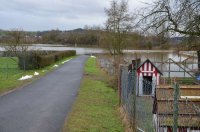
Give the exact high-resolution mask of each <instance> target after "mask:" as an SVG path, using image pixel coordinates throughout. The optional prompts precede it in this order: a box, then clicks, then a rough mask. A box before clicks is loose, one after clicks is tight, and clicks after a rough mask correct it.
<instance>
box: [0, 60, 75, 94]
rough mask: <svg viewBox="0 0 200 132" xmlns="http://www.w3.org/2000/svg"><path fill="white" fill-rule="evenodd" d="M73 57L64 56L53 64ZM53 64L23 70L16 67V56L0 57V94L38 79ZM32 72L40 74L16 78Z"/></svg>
mask: <svg viewBox="0 0 200 132" xmlns="http://www.w3.org/2000/svg"><path fill="white" fill-rule="evenodd" d="M74 57H75V56H73V57H67V58H64V59H62V60H60V61H58V62H56V63H55V64H57V65H61V64H62V62H63V61H65V60H68V59H70V58H74ZM55 64H52V65H50V66H47V67H45V68H42V69H38V70H28V71H23V70H20V69H19V68H18V59H17V58H16V57H12V58H9V57H0V94H2V93H4V92H7V91H9V90H12V89H15V88H18V87H20V86H23V85H25V84H28V83H30V82H32V81H34V80H36V79H38V78H39V77H41V76H43V75H45V74H46V73H47V72H49V71H52V70H53V69H55V68H54V67H53V66H54V65H55ZM34 72H38V73H39V74H40V75H39V76H34V77H33V78H32V79H28V80H23V81H19V80H18V79H19V78H21V77H22V76H24V75H33V74H34Z"/></svg>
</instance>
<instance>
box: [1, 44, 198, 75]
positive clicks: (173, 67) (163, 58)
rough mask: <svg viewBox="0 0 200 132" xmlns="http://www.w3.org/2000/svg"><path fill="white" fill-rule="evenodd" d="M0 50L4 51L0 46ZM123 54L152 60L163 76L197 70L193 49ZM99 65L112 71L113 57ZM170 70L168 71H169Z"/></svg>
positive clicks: (128, 59)
mask: <svg viewBox="0 0 200 132" xmlns="http://www.w3.org/2000/svg"><path fill="white" fill-rule="evenodd" d="M29 50H56V51H63V50H76V52H77V54H78V55H81V54H88V55H92V54H104V53H107V52H106V51H105V50H104V49H101V48H81V47H67V46H64V45H52V44H33V45H31V46H29ZM0 51H4V48H3V47H0ZM124 52H125V54H124V56H123V58H124V62H125V63H127V64H128V63H129V64H130V63H131V60H134V59H138V58H140V59H141V63H142V62H144V61H145V60H146V59H149V60H150V61H152V62H153V63H154V64H155V66H157V67H158V68H159V69H160V71H161V72H162V73H163V76H165V77H169V76H170V77H191V76H192V75H194V72H195V71H196V70H197V55H196V52H195V51H180V52H174V51H172V50H125V51H124ZM100 59H101V65H102V66H103V67H107V68H108V69H109V70H108V71H109V72H111V73H112V72H113V70H114V69H113V58H108V57H101V58H100ZM169 71H170V72H169Z"/></svg>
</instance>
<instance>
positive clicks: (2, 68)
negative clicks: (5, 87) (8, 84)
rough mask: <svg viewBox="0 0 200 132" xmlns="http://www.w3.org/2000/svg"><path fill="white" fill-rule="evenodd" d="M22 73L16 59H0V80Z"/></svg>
mask: <svg viewBox="0 0 200 132" xmlns="http://www.w3.org/2000/svg"><path fill="white" fill-rule="evenodd" d="M22 73H23V71H22V70H20V69H19V66H18V59H17V58H16V57H0V80H5V79H9V78H13V77H15V76H17V75H19V74H22Z"/></svg>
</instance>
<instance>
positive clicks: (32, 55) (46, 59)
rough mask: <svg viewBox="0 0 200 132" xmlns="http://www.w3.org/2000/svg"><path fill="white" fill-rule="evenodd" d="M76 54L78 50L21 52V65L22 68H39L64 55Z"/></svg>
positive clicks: (19, 56)
mask: <svg viewBox="0 0 200 132" xmlns="http://www.w3.org/2000/svg"><path fill="white" fill-rule="evenodd" d="M74 55H76V51H73V50H69V51H40V52H37V51H29V52H27V53H23V54H19V55H18V58H19V67H20V69H22V70H31V69H39V68H43V67H45V66H49V65H51V64H53V63H55V62H56V61H58V60H61V59H63V58H64V57H70V56H74Z"/></svg>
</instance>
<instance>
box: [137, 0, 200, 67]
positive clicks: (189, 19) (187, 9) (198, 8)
mask: <svg viewBox="0 0 200 132" xmlns="http://www.w3.org/2000/svg"><path fill="white" fill-rule="evenodd" d="M140 22H145V24H144V25H145V30H152V29H159V28H161V27H165V28H164V29H163V30H162V31H161V32H168V33H172V34H174V33H175V34H180V35H184V36H185V37H190V36H192V37H195V38H196V39H198V40H199V39H200V0H156V1H155V2H154V3H153V4H150V6H149V8H146V9H145V10H144V14H143V18H142V19H141V21H140ZM192 44H193V45H190V48H193V49H195V50H197V56H198V69H199V71H200V43H199V41H196V43H192Z"/></svg>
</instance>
